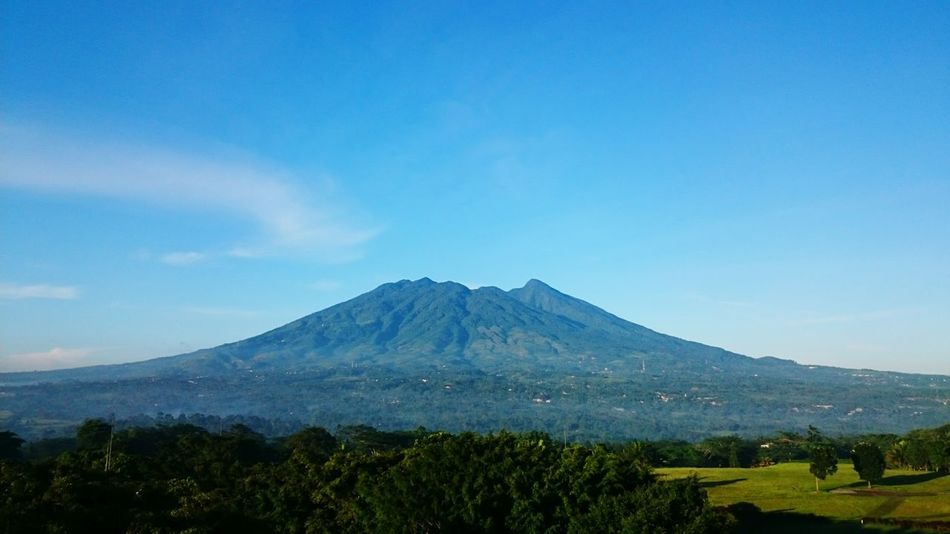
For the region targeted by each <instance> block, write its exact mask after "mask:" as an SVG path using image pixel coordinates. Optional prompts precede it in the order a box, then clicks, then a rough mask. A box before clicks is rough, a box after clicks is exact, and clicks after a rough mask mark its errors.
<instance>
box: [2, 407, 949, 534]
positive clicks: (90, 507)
mask: <svg viewBox="0 0 950 534" xmlns="http://www.w3.org/2000/svg"><path fill="white" fill-rule="evenodd" d="M819 438H820V441H821V443H823V444H827V443H832V444H833V445H834V446H835V447H836V448H837V449H838V450H840V451H841V454H843V455H844V457H846V456H847V454H848V451H847V450H848V449H849V448H850V447H852V446H854V444H855V443H874V444H875V446H877V447H880V448H881V450H884V451H887V454H886V458H887V462H888V464H889V465H893V466H898V465H901V466H911V467H914V468H917V469H926V470H943V471H946V470H947V469H948V458H950V425H945V426H943V427H940V428H936V429H921V430H916V431H913V432H910V433H909V434H907V435H905V436H892V435H869V436H856V437H850V438H827V437H824V436H821V434H820V432H818V430H817V429H815V428H814V427H811V428H809V429H808V432H806V433H802V434H799V433H795V432H783V433H779V434H777V435H775V436H772V437H769V438H764V440H760V442H755V441H754V440H745V439H742V438H738V437H731V436H726V437H721V438H710V439H707V440H705V441H702V442H699V443H695V444H690V443H687V442H673V441H667V442H627V443H623V444H591V443H584V444H582V443H563V442H559V441H558V440H556V439H553V438H552V437H551V436H549V435H546V434H543V433H539V432H528V433H520V434H515V433H508V432H501V433H496V434H485V435H479V434H475V433H460V434H449V433H445V432H430V431H427V430H426V429H424V428H419V429H416V430H413V431H401V432H384V431H379V430H376V429H374V428H372V427H368V426H351V427H340V428H338V429H337V430H336V433H335V434H331V433H330V432H328V431H327V430H325V429H323V428H317V427H311V428H306V429H303V430H300V431H298V432H295V433H293V434H291V435H288V436H285V437H281V438H272V439H268V438H266V437H265V436H264V435H263V434H260V433H258V432H255V431H254V430H252V429H251V428H249V427H248V426H246V425H244V424H234V425H232V426H231V427H230V428H227V429H225V430H223V431H218V432H213V431H209V430H207V429H205V428H202V427H199V426H196V425H193V424H188V423H178V422H174V423H171V424H158V425H154V426H148V427H141V426H135V427H128V428H124V429H116V428H115V426H114V425H112V424H110V423H108V422H106V421H103V420H99V419H91V420H87V421H85V422H84V423H83V424H82V425H80V426H79V427H78V428H77V430H76V433H75V436H74V437H71V438H51V439H45V440H38V441H35V442H32V443H28V444H26V443H25V442H23V440H21V439H20V438H18V437H17V436H16V434H14V433H12V432H9V431H5V432H0V455H2V458H3V460H2V462H0V487H2V488H4V491H3V492H2V495H3V496H2V501H0V518H2V528H3V530H4V531H5V532H10V533H19V532H156V533H160V532H183V531H187V532H294V533H296V532H540V531H544V532H647V531H648V532H696V533H700V532H727V531H729V530H731V529H732V528H733V527H735V526H736V521H737V520H736V518H735V517H734V516H733V515H732V514H731V513H730V511H729V510H728V509H725V508H720V509H715V508H713V507H712V506H710V504H709V502H708V500H707V497H706V493H705V491H704V490H703V488H702V485H701V484H700V482H699V481H698V480H697V479H696V478H695V477H692V478H686V479H681V480H663V479H661V478H659V477H657V476H656V475H655V474H654V472H653V467H654V466H671V465H696V466H703V465H705V466H720V465H721V466H727V465H732V466H754V465H768V464H769V463H774V462H778V461H782V462H784V461H789V460H795V459H800V458H807V456H808V454H809V450H811V449H810V447H811V446H812V445H811V444H814V443H815V442H816V441H817V440H819ZM765 445H767V446H765Z"/></svg>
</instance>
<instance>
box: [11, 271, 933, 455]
mask: <svg viewBox="0 0 950 534" xmlns="http://www.w3.org/2000/svg"><path fill="white" fill-rule="evenodd" d="M948 380H950V379H948V377H943V376H925V375H908V374H901V373H886V372H878V371H856V370H849V369H837V368H832V367H816V366H807V367H806V366H802V365H798V364H796V363H795V362H792V361H789V360H780V359H777V358H749V357H747V356H742V355H739V354H735V353H732V352H729V351H726V350H723V349H721V348H717V347H711V346H708V345H703V344H701V343H695V342H692V341H686V340H683V339H679V338H676V337H673V336H668V335H665V334H661V333H658V332H655V331H653V330H650V329H649V328H646V327H643V326H640V325H637V324H634V323H631V322H629V321H625V320H623V319H621V318H619V317H616V316H614V315H612V314H610V313H608V312H606V311H604V310H602V309H600V308H598V307H596V306H593V305H591V304H589V303H587V302H584V301H582V300H580V299H576V298H574V297H571V296H569V295H565V294H563V293H561V292H559V291H557V290H555V289H553V288H551V287H549V286H547V285H546V284H544V283H543V282H540V281H537V280H532V281H530V282H528V283H527V284H526V285H525V286H524V287H521V288H517V289H513V290H511V291H503V290H501V289H498V288H495V287H483V288H479V289H469V288H467V287H465V286H463V285H461V284H456V283H454V282H444V283H436V282H433V281H432V280H429V279H427V278H423V279H421V280H416V281H408V280H402V281H399V282H394V283H389V284H383V285H382V286H380V287H378V288H376V289H375V290H373V291H370V292H368V293H365V294H363V295H360V296H358V297H356V298H354V299H351V300H349V301H346V302H342V303H340V304H337V305H335V306H331V307H329V308H326V309H324V310H321V311H318V312H316V313H313V314H311V315H308V316H306V317H302V318H300V319H298V320H296V321H293V322H291V323H288V324H286V325H284V326H281V327H279V328H275V329H273V330H271V331H269V332H265V333H263V334H261V335H258V336H254V337H251V338H248V339H245V340H242V341H238V342H235V343H229V344H225V345H221V346H219V347H214V348H209V349H204V350H199V351H196V352H193V353H189V354H181V355H178V356H171V357H166V358H158V359H154V360H148V361H144V362H138V363H131V364H124V365H111V366H98V367H90V368H81V369H72V370H61V371H52V372H42V373H9V374H0V426H5V427H8V428H13V429H16V430H17V431H18V432H21V433H22V434H23V435H30V434H31V433H37V432H45V431H46V430H44V429H42V428H41V429H39V430H37V427H36V421H59V423H57V424H60V425H66V424H70V422H76V421H78V420H81V419H82V418H84V417H92V416H99V417H102V416H108V415H109V414H113V413H115V414H116V415H117V416H118V417H123V416H124V417H130V416H134V415H136V414H140V413H146V414H154V413H157V412H164V413H166V414H167V413H192V412H202V413H207V414H216V415H228V414H244V415H255V416H260V417H267V418H290V419H294V420H299V421H302V422H304V423H307V424H320V425H324V426H329V427H333V426H334V425H337V424H372V425H375V426H379V427H383V428H415V427H417V426H419V425H424V426H428V427H430V428H445V429H448V430H465V429H472V430H482V431H488V430H497V429H499V428H509V429H522V430H529V429H541V430H548V431H550V432H555V433H558V434H560V433H565V434H566V433H570V434H571V435H572V436H574V437H575V438H576V439H608V438H609V439H623V438H631V437H641V438H642V437H648V438H649V437H652V438H656V437H676V438H696V437H703V436H707V435H712V434H721V433H724V432H739V433H747V434H757V433H766V432H771V431H774V430H782V429H789V428H803V427H805V426H807V425H809V424H814V425H817V426H819V427H821V428H822V429H825V430H827V431H840V432H860V431H862V430H864V431H877V432H884V431H890V432H903V431H906V430H909V429H911V428H914V427H924V426H931V425H937V424H942V423H945V422H946V420H947V419H950V382H948Z"/></svg>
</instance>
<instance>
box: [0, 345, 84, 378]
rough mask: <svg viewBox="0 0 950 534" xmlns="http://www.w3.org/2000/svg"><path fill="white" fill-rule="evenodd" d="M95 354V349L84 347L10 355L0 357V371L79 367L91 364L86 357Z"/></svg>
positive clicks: (59, 348) (54, 348) (55, 348)
mask: <svg viewBox="0 0 950 534" xmlns="http://www.w3.org/2000/svg"><path fill="white" fill-rule="evenodd" d="M95 352H96V349H93V348H86V347H79V348H63V347H53V348H51V349H49V350H47V351H43V352H26V353H23V354H11V355H8V356H3V357H0V370H3V371H5V372H10V371H46V370H49V369H62V368H67V367H79V366H82V365H89V364H91V363H93V362H90V361H89V360H88V357H89V356H90V355H91V354H93V353H95Z"/></svg>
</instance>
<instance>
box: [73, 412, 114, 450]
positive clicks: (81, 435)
mask: <svg viewBox="0 0 950 534" xmlns="http://www.w3.org/2000/svg"><path fill="white" fill-rule="evenodd" d="M111 434H112V425H110V424H109V423H107V422H105V421H103V420H102V419H86V420H85V421H83V422H82V424H81V425H79V428H77V429H76V446H77V447H78V448H79V450H81V451H95V450H102V449H104V448H105V447H106V445H107V444H108V443H109V436H110V435H111Z"/></svg>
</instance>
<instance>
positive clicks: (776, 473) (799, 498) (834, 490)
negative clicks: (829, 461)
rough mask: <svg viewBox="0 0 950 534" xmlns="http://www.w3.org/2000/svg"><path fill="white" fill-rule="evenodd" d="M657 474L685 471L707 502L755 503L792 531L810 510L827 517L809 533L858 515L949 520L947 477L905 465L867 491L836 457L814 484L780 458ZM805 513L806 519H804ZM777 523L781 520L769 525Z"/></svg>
mask: <svg viewBox="0 0 950 534" xmlns="http://www.w3.org/2000/svg"><path fill="white" fill-rule="evenodd" d="M657 473H658V474H660V475H661V476H665V477H670V478H681V477H687V476H690V475H696V476H697V477H699V480H700V482H701V483H702V485H703V486H704V487H705V488H706V491H707V492H708V493H709V500H710V501H711V502H712V504H713V505H716V506H720V505H729V504H734V503H738V502H749V503H752V504H754V505H756V506H758V507H759V508H760V509H761V510H762V511H763V512H768V514H766V517H768V518H771V523H770V524H769V530H772V531H779V530H776V529H773V528H772V526H773V525H772V523H789V524H788V525H787V526H788V529H787V531H789V532H794V531H796V530H797V529H799V528H801V527H802V525H801V524H797V525H792V524H790V523H795V522H796V519H797V520H801V521H803V522H805V523H809V521H810V520H811V521H810V522H811V523H822V522H821V521H815V520H816V519H820V518H814V517H813V516H812V515H811V514H813V515H815V516H822V517H824V518H828V519H830V520H832V521H825V522H823V523H824V525H823V526H822V525H817V527H818V528H817V529H814V528H813V525H811V524H809V525H808V528H809V530H810V532H851V531H859V530H861V527H860V522H859V521H860V519H862V518H885V519H888V520H911V521H916V522H921V521H923V522H935V521H945V522H950V476H941V475H938V474H937V473H927V472H920V471H909V470H889V471H887V472H885V476H884V479H883V480H882V481H880V483H878V484H876V485H875V486H874V488H872V489H871V490H870V491H868V490H867V485H866V483H865V482H862V481H860V480H858V477H857V474H856V473H855V472H854V470H853V469H852V468H851V463H850V462H849V461H847V460H841V461H840V462H839V465H838V473H837V474H835V475H833V476H830V477H828V478H827V479H826V480H825V481H824V482H821V483H820V484H819V488H820V489H821V492H820V493H818V494H816V493H815V479H814V477H813V476H812V475H811V474H810V473H809V472H808V464H807V463H797V462H796V463H784V464H778V465H774V466H771V467H759V468H750V469H728V468H660V469H657ZM809 518H810V520H809ZM775 526H781V525H775ZM873 530H882V531H890V532H913V530H900V529H896V527H880V526H877V527H874V528H873Z"/></svg>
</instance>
